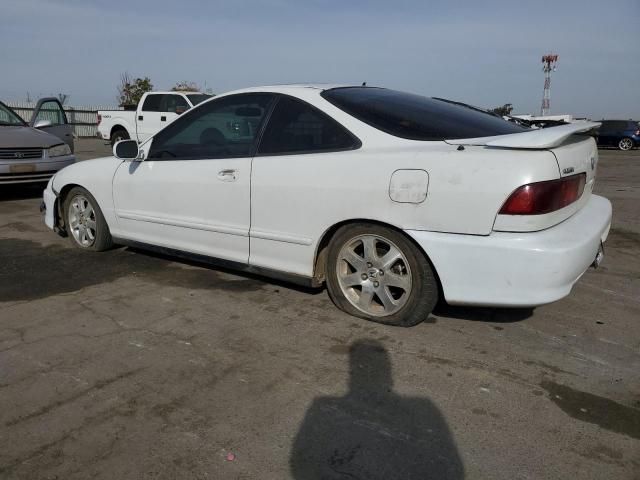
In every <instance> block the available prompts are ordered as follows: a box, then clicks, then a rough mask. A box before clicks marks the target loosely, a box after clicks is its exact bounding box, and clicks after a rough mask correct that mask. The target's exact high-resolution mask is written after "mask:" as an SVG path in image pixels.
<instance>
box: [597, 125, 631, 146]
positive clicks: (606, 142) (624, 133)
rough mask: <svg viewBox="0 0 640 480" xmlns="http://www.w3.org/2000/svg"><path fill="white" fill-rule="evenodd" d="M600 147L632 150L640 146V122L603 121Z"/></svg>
mask: <svg viewBox="0 0 640 480" xmlns="http://www.w3.org/2000/svg"><path fill="white" fill-rule="evenodd" d="M600 123H602V126H601V127H600V128H599V129H598V146H607V147H617V148H619V149H620V150H631V149H632V148H634V147H638V146H640V122H636V121H634V120H601V121H600Z"/></svg>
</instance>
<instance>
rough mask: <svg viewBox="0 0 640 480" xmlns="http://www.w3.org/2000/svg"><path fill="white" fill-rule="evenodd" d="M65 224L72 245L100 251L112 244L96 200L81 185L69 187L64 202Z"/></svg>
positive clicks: (107, 227)
mask: <svg viewBox="0 0 640 480" xmlns="http://www.w3.org/2000/svg"><path fill="white" fill-rule="evenodd" d="M64 215H65V226H66V230H67V233H68V234H69V239H70V240H71V243H72V245H73V246H74V247H77V248H81V249H83V250H93V251H96V252H101V251H103V250H107V249H109V248H111V246H112V245H113V242H112V239H111V233H110V232H109V226H108V225H107V222H106V221H105V219H104V215H103V214H102V211H101V210H100V207H99V206H98V202H96V199H95V198H93V195H91V194H90V193H89V192H88V191H87V190H85V189H84V188H82V187H75V188H73V189H71V191H70V192H69V193H68V195H67V196H66V198H65V202H64Z"/></svg>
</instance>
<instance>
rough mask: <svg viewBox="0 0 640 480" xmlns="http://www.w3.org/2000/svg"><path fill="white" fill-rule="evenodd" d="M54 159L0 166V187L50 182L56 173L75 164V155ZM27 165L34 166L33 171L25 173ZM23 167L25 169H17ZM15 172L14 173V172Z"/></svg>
mask: <svg viewBox="0 0 640 480" xmlns="http://www.w3.org/2000/svg"><path fill="white" fill-rule="evenodd" d="M54 158H55V160H54V159H50V158H43V159H34V160H33V161H32V162H30V161H26V160H25V161H21V162H20V163H17V162H13V163H3V164H0V185H6V184H15V183H37V182H46V181H48V180H49V179H50V178H51V177H52V176H53V175H54V174H55V173H56V172H58V171H60V170H62V169H63V168H64V167H66V166H68V165H71V164H73V163H75V161H76V157H75V156H74V155H65V156H62V157H54ZM27 165H30V166H32V170H31V171H25V168H24V167H26V166H27ZM16 167H23V168H19V169H18V168H16ZM12 170H13V171H12Z"/></svg>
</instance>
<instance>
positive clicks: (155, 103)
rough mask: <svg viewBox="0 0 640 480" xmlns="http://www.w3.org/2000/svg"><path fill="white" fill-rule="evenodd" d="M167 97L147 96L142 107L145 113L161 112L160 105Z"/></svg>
mask: <svg viewBox="0 0 640 480" xmlns="http://www.w3.org/2000/svg"><path fill="white" fill-rule="evenodd" d="M165 96H166V95H147V96H146V98H145V99H144V104H143V105H142V111H143V112H161V111H162V110H160V104H161V103H162V97H165Z"/></svg>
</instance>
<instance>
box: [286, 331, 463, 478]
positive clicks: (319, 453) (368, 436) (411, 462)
mask: <svg viewBox="0 0 640 480" xmlns="http://www.w3.org/2000/svg"><path fill="white" fill-rule="evenodd" d="M349 366H350V380H349V392H348V393H347V394H346V395H345V396H344V397H320V398H317V399H315V400H314V401H313V403H312V404H311V407H310V408H309V409H308V410H307V413H306V416H305V418H304V420H303V422H302V425H301V427H300V430H299V431H298V434H297V435H296V438H295V441H294V443H293V448H292V451H291V458H290V467H291V473H292V476H293V478H294V479H296V480H316V479H323V480H338V479H361V480H374V479H385V480H393V479H409V478H415V479H420V480H424V479H439V480H446V479H462V478H464V468H463V465H462V462H461V459H460V456H459V455H458V451H457V448H456V446H455V443H454V441H453V438H452V436H451V432H450V431H449V428H448V427H447V424H446V422H445V420H444V418H443V416H442V414H441V413H440V411H439V410H438V408H437V407H436V406H435V405H434V404H433V403H432V402H431V401H430V400H429V399H427V398H421V397H403V396H401V395H398V394H397V393H395V392H394V391H393V382H392V377H391V364H390V361H389V355H388V353H387V351H386V350H385V349H384V347H383V346H382V345H381V344H380V343H378V342H375V341H365V340H358V341H356V342H354V343H353V344H352V345H351V347H350V352H349Z"/></svg>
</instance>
